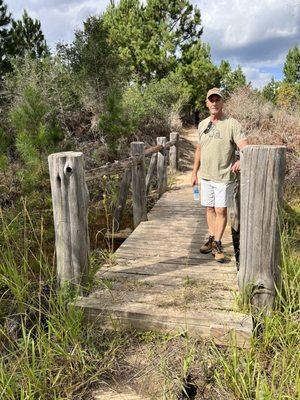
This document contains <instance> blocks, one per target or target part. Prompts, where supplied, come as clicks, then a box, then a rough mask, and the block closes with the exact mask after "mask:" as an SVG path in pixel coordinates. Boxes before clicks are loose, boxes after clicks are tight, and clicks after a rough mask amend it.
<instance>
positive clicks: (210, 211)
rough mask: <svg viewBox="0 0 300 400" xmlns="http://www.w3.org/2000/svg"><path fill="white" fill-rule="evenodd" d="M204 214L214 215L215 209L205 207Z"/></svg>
mask: <svg viewBox="0 0 300 400" xmlns="http://www.w3.org/2000/svg"><path fill="white" fill-rule="evenodd" d="M206 212H207V213H208V214H215V207H206Z"/></svg>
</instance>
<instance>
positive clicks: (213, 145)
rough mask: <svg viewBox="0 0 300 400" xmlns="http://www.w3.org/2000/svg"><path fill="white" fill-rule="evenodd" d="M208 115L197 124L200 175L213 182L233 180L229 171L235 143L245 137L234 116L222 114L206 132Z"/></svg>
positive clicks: (233, 156) (232, 161) (208, 120)
mask: <svg viewBox="0 0 300 400" xmlns="http://www.w3.org/2000/svg"><path fill="white" fill-rule="evenodd" d="M209 122H210V117H208V118H206V119H204V120H203V121H201V122H200V124H199V126H198V133H199V144H200V146H201V165H200V176H201V178H203V179H208V180H211V181H214V182H233V181H234V174H233V173H232V172H231V171H230V169H231V167H232V165H233V163H234V162H235V149H236V144H237V143H238V142H239V141H240V140H242V139H245V134H244V133H243V132H242V128H241V125H240V123H239V122H238V121H237V120H235V119H234V118H230V117H226V116H224V117H223V118H222V119H221V120H219V121H217V123H216V124H212V125H211V127H210V129H209V130H208V132H207V133H205V130H207V129H206V128H207V127H208V125H209Z"/></svg>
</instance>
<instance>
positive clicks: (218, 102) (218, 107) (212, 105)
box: [206, 94, 223, 115]
mask: <svg viewBox="0 0 300 400" xmlns="http://www.w3.org/2000/svg"><path fill="white" fill-rule="evenodd" d="M206 106H207V108H208V109H209V112H210V114H211V115H217V114H219V113H220V112H222V109H223V99H222V97H220V96H218V95H217V94H212V95H211V96H209V98H208V99H207V100H206Z"/></svg>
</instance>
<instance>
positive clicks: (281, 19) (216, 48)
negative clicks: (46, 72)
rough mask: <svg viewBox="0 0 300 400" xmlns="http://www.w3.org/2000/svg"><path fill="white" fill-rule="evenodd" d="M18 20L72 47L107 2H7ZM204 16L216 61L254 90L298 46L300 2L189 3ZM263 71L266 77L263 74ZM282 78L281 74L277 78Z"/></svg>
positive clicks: (226, 0)
mask: <svg viewBox="0 0 300 400" xmlns="http://www.w3.org/2000/svg"><path fill="white" fill-rule="evenodd" d="M6 3H7V4H8V7H9V10H10V11H12V13H13V16H14V18H20V16H21V15H22V13H23V9H24V8H25V9H27V11H28V12H29V14H30V15H31V16H32V17H34V18H38V19H39V20H40V21H41V24H42V29H43V32H44V34H45V36H46V39H47V42H48V44H49V45H50V46H51V48H52V49H55V43H57V42H59V41H63V42H71V41H72V39H73V37H74V30H75V29H78V28H81V27H82V23H83V21H84V20H85V19H86V18H87V17H88V16H89V15H91V14H99V13H101V12H103V11H104V10H105V8H106V7H107V5H108V4H109V0H6ZM191 3H193V4H196V5H198V7H199V8H200V11H201V15H202V24H203V27H204V34H203V37H202V39H203V40H204V41H205V42H207V43H209V44H210V46H211V49H212V56H213V60H214V61H215V62H216V63H218V62H219V61H220V60H221V59H227V60H229V61H230V63H231V64H232V66H233V67H235V66H236V65H237V64H240V65H241V66H242V68H243V70H244V71H245V73H246V75H247V78H248V79H250V80H251V81H252V82H253V86H256V87H261V86H262V85H263V84H264V82H266V81H268V80H269V79H270V78H271V76H270V75H271V74H269V73H268V72H265V68H272V69H273V70H274V68H275V69H276V68H277V70H278V71H281V69H282V65H283V62H284V59H285V56H286V54H287V51H288V50H289V48H291V47H292V46H294V45H296V44H299V43H300V0H285V1H284V2H279V1H278V0H252V1H251V2H250V1H249V0H214V1H211V0H191ZM262 68H264V72H263V71H262ZM277 75H278V74H277Z"/></svg>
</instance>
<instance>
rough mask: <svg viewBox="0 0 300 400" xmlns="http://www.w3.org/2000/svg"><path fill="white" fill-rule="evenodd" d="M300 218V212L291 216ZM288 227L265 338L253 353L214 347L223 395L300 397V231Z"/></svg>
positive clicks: (265, 399) (244, 399)
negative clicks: (279, 274) (273, 304)
mask: <svg viewBox="0 0 300 400" xmlns="http://www.w3.org/2000/svg"><path fill="white" fill-rule="evenodd" d="M292 211H293V210H292ZM299 216H300V212H299V207H298V209H297V207H296V208H295V210H294V211H293V217H294V219H295V218H296V219H297V218H299ZM285 217H286V218H287V217H289V214H287V215H285ZM289 222H290V223H289V224H287V225H286V226H285V228H284V229H283V232H282V236H281V245H282V246H281V247H282V260H281V286H280V287H279V288H277V297H276V302H275V309H274V311H273V313H272V314H271V315H270V316H266V317H265V320H264V331H263V335H262V336H260V337H259V338H256V339H255V338H254V339H253V342H252V345H251V348H250V350H241V349H238V348H237V347H236V346H235V345H234V343H233V344H232V346H231V347H230V348H229V349H228V350H227V351H222V350H220V349H217V348H215V354H216V357H217V358H218V367H217V368H216V371H215V378H216V382H217V384H218V386H219V388H220V390H221V392H222V393H223V394H224V396H225V393H227V394H228V395H230V396H232V398H234V399H241V400H249V399H255V400H288V399H289V400H296V399H299V398H300V352H299V345H300V307H299V306H300V257H299V255H300V253H299V247H298V240H299V238H298V239H297V226H296V225H295V223H294V222H295V221H289ZM291 222H292V224H291Z"/></svg>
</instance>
